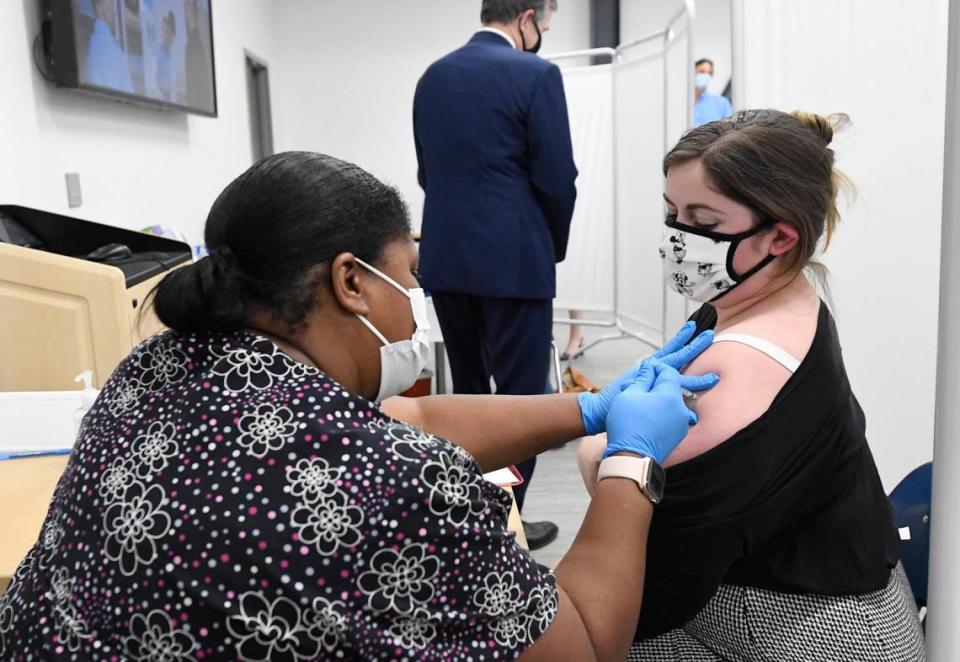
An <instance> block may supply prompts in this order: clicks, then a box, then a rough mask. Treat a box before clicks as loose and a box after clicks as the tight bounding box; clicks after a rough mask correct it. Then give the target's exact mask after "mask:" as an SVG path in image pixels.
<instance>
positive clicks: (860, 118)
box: [737, 0, 947, 489]
mask: <svg viewBox="0 0 960 662" xmlns="http://www.w3.org/2000/svg"><path fill="white" fill-rule="evenodd" d="M740 1H742V4H743V17H744V24H743V30H742V34H743V47H744V54H745V57H744V80H743V81H739V80H738V81H737V84H738V85H743V94H744V96H743V99H744V101H745V105H746V107H767V106H768V107H775V108H780V109H783V110H788V111H789V110H793V109H796V108H803V109H805V110H811V111H816V112H819V113H830V112H836V111H843V112H846V113H849V115H850V116H851V118H852V120H853V122H854V128H853V129H852V130H851V131H850V132H849V133H848V135H846V136H841V137H838V139H837V141H836V143H835V146H836V150H837V153H838V158H839V165H840V167H841V168H842V169H843V170H845V171H846V173H847V174H848V175H849V176H850V177H851V178H852V179H853V181H854V182H855V183H856V185H857V187H858V189H859V199H858V200H857V202H856V203H855V204H854V205H853V207H852V208H850V209H849V211H848V212H847V213H846V215H845V217H844V219H843V221H842V223H841V226H840V229H839V232H838V233H837V235H836V240H835V243H834V245H833V246H831V248H830V250H829V252H828V253H827V255H826V259H825V262H826V263H827V265H828V266H829V268H830V269H831V271H832V272H833V275H832V279H831V287H832V291H833V298H834V300H835V302H836V311H837V322H838V325H839V329H840V335H841V338H842V340H843V347H844V358H845V360H846V365H847V369H848V371H849V374H850V379H851V382H852V384H853V388H854V390H855V392H856V393H857V395H858V397H859V398H860V402H861V404H862V405H863V408H864V410H865V411H866V415H867V426H868V430H867V431H868V435H869V438H870V442H871V446H872V447H873V450H874V455H875V456H876V459H877V462H878V464H879V467H880V472H881V475H882V477H883V479H884V483H885V485H886V486H887V488H888V489H889V488H892V487H893V486H894V485H895V484H896V483H897V482H898V481H899V479H900V478H902V477H903V476H904V475H905V474H906V473H907V472H908V471H909V470H910V469H912V468H914V467H916V466H917V465H918V464H921V463H922V462H926V461H929V460H930V458H931V453H932V440H933V426H934V418H933V414H934V392H935V374H936V344H937V317H938V284H939V253H940V223H941V206H942V188H943V187H942V182H943V138H944V109H945V94H946V92H945V86H946V82H945V81H946V46H947V2H946V0H922V1H917V0H845V2H842V3H840V2H836V1H835V0H805V1H804V2H802V3H801V2H789V3H788V2H782V3H781V2H777V3H773V2H769V1H768V0H740Z"/></svg>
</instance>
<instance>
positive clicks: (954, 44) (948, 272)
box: [927, 0, 960, 662]
mask: <svg viewBox="0 0 960 662" xmlns="http://www.w3.org/2000/svg"><path fill="white" fill-rule="evenodd" d="M948 26H949V27H948V35H949V37H948V39H949V43H948V46H947V108H946V133H945V135H944V143H945V150H944V164H943V165H944V167H943V226H942V230H941V237H940V242H941V249H940V330H939V339H938V341H939V344H938V348H937V400H936V403H937V404H936V425H935V434H934V445H933V503H932V506H931V514H930V582H929V583H930V588H929V590H930V595H929V601H928V611H927V619H928V624H927V655H928V659H929V660H931V662H954V661H955V660H960V628H957V625H956V623H957V615H958V614H960V563H958V559H960V481H958V480H957V476H958V475H960V406H958V403H960V261H958V260H957V259H956V255H957V254H958V251H960V228H958V227H957V223H958V222H960V190H958V189H957V186H956V184H957V179H958V177H960V124H958V119H960V118H958V110H960V66H958V58H960V0H950V17H949V20H948Z"/></svg>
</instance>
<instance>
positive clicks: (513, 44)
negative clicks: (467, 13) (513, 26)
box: [477, 26, 517, 49]
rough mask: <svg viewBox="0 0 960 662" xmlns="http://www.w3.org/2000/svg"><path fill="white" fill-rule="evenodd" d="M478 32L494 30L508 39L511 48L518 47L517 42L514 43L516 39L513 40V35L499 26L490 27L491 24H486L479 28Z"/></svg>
mask: <svg viewBox="0 0 960 662" xmlns="http://www.w3.org/2000/svg"><path fill="white" fill-rule="evenodd" d="M477 32H492V33H493V34H498V35H500V36H501V37H503V38H504V39H506V40H507V43H508V44H510V48H513V49H516V48H517V45H516V43H514V41H513V37H511V36H510V35H508V34H507V33H506V32H504V31H503V30H500V29H499V28H491V27H489V26H484V27H482V28H480V29H479V30H477Z"/></svg>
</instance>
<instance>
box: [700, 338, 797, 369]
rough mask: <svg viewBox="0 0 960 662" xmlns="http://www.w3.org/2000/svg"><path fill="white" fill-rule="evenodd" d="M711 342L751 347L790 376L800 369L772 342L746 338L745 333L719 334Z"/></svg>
mask: <svg viewBox="0 0 960 662" xmlns="http://www.w3.org/2000/svg"><path fill="white" fill-rule="evenodd" d="M713 342H715V343H716V342H734V343H737V344H740V345H746V346H747V347H752V348H753V349H755V350H757V351H758V352H760V353H762V354H766V355H767V356H769V357H770V358H771V359H773V360H774V361H776V362H777V363H779V364H780V365H782V366H783V367H784V368H786V369H787V370H789V371H790V373H791V374H792V373H794V372H796V371H797V368H799V367H800V361H799V360H798V359H797V357H795V356H794V355H793V354H791V353H790V352H788V351H786V350H785V349H783V348H781V347H777V346H776V345H774V344H773V343H772V342H769V341H767V340H764V339H763V338H757V337H756V336H748V335H746V334H745V333H721V334H720V335H719V336H717V337H716V338H714V339H713Z"/></svg>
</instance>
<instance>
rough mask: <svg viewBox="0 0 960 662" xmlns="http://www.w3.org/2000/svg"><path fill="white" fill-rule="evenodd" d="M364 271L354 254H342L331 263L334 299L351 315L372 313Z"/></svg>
mask: <svg viewBox="0 0 960 662" xmlns="http://www.w3.org/2000/svg"><path fill="white" fill-rule="evenodd" d="M366 275H367V271H366V269H364V268H363V267H362V266H361V265H360V263H359V262H357V258H356V256H355V255H354V254H353V253H340V255H338V256H336V257H335V258H333V260H332V261H331V262H330V290H331V292H332V294H333V299H334V300H335V301H336V302H337V303H338V304H340V307H341V308H343V309H344V310H346V311H347V312H348V313H350V314H351V315H363V316H364V317H366V316H367V315H368V314H369V313H370V304H369V303H368V296H369V291H368V289H367V283H368V282H369V280H368V279H367V278H366Z"/></svg>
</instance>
